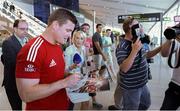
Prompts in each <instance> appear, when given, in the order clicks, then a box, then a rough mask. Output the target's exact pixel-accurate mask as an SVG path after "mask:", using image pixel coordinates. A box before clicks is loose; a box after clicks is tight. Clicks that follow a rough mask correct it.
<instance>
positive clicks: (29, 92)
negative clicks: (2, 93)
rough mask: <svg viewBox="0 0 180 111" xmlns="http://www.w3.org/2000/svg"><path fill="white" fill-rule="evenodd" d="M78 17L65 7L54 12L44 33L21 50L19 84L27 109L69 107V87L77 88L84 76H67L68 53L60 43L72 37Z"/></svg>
mask: <svg viewBox="0 0 180 111" xmlns="http://www.w3.org/2000/svg"><path fill="white" fill-rule="evenodd" d="M76 23H77V20H76V17H75V16H74V15H73V14H72V13H71V12H69V11H67V10H65V9H58V10H56V11H54V12H53V13H52V14H51V15H50V17H49V19H48V27H47V28H46V30H45V31H44V32H43V33H42V35H41V36H39V37H36V38H34V39H32V40H31V41H29V42H28V43H27V44H26V45H25V46H24V47H23V48H22V49H21V51H20V53H19V54H18V57H17V63H16V83H17V88H18V92H19V94H20V97H21V99H22V100H23V101H24V102H26V109H27V110H59V109H61V110H67V109H68V106H69V99H68V97H67V95H66V91H65V88H67V87H73V85H74V84H76V83H77V82H78V81H79V79H80V76H79V75H78V74H71V75H70V76H68V77H66V78H65V74H64V69H65V62H64V54H63V51H62V49H61V48H60V45H58V44H64V43H65V40H67V38H68V37H70V36H71V33H72V31H73V30H74V27H75V24H76Z"/></svg>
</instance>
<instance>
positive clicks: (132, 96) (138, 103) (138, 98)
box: [122, 85, 151, 110]
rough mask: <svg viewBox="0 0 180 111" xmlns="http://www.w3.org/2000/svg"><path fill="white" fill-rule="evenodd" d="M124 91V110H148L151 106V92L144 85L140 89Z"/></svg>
mask: <svg viewBox="0 0 180 111" xmlns="http://www.w3.org/2000/svg"><path fill="white" fill-rule="evenodd" d="M122 90H123V110H147V109H148V108H149V106H150V105H151V98H150V92H149V90H148V87H147V86H146V85H144V86H143V87H141V88H138V89H130V90H127V89H122Z"/></svg>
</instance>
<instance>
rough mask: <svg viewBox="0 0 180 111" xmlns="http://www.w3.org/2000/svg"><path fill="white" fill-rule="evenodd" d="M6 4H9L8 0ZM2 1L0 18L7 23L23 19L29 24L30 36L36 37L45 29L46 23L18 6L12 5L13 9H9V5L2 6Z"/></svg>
mask: <svg viewBox="0 0 180 111" xmlns="http://www.w3.org/2000/svg"><path fill="white" fill-rule="evenodd" d="M6 2H7V4H11V3H10V2H9V1H8V0H6ZM3 3H4V1H3V0H2V1H0V20H5V22H7V24H10V23H11V24H13V23H14V21H15V20H16V19H20V18H22V19H25V20H26V21H27V22H28V25H29V31H28V34H29V35H30V36H31V37H36V36H38V35H40V34H42V32H43V31H44V30H45V28H46V26H47V25H46V24H45V23H43V22H42V21H40V20H38V19H37V18H35V17H34V16H32V15H30V14H28V13H27V12H26V11H24V10H22V9H21V8H19V7H18V6H16V5H14V4H13V5H14V10H13V11H12V10H10V6H9V5H7V7H4V4H3Z"/></svg>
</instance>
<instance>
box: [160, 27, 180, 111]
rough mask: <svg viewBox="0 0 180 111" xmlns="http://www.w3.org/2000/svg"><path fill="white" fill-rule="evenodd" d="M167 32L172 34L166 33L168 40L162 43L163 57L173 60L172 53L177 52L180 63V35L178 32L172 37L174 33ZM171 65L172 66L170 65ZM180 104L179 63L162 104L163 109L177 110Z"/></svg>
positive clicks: (176, 58)
mask: <svg viewBox="0 0 180 111" xmlns="http://www.w3.org/2000/svg"><path fill="white" fill-rule="evenodd" d="M168 29H170V28H168ZM178 30H179V29H178ZM176 32H177V31H176ZM167 34H170V35H171V36H166V35H165V36H166V38H167V39H168V40H167V41H166V42H165V43H164V44H163V45H162V49H161V55H162V56H163V57H168V58H169V60H171V59H170V58H171V55H172V54H171V53H175V64H179V61H180V60H179V59H178V58H180V54H179V53H180V36H179V34H178V35H176V36H175V39H172V37H173V34H171V33H169V32H168V33H167ZM175 34H176V33H175ZM168 62H170V61H168ZM170 67H172V66H171V65H170ZM179 106H180V67H179V66H178V65H177V68H174V69H173V75H172V79H171V82H170V83H169V88H168V89H167V90H166V92H165V97H164V101H163V104H162V106H161V110H176V109H178V107H179Z"/></svg>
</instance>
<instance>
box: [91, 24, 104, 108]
mask: <svg viewBox="0 0 180 111" xmlns="http://www.w3.org/2000/svg"><path fill="white" fill-rule="evenodd" d="M101 32H102V24H97V25H96V32H95V33H94V35H93V37H92V42H93V50H94V55H93V59H94V63H95V68H96V69H97V70H99V69H100V68H101V62H102V58H103V60H104V61H106V60H107V59H106V56H105V54H104V53H103V50H102V39H101V35H100V34H101ZM89 95H90V96H91V97H92V102H93V107H95V108H98V109H100V108H102V107H103V106H102V105H101V104H99V103H97V102H96V98H95V96H96V93H90V94H89Z"/></svg>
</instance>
